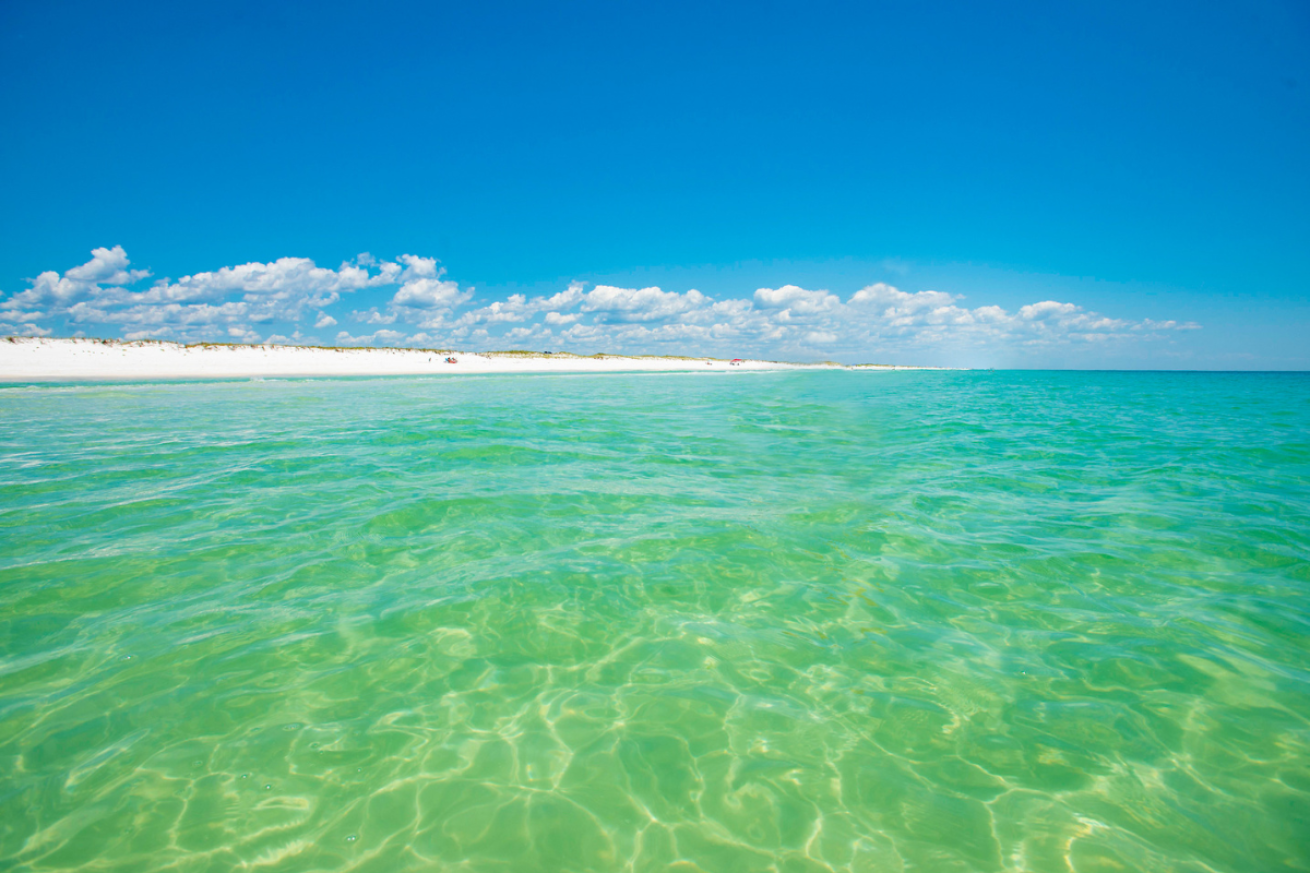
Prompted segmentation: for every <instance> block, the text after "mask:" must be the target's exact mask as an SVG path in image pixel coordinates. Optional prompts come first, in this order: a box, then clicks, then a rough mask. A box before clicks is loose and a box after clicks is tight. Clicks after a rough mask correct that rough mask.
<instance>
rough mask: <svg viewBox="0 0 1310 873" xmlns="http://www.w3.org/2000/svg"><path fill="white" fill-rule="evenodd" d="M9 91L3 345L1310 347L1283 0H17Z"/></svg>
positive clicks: (11, 18) (1302, 104)
mask: <svg viewBox="0 0 1310 873" xmlns="http://www.w3.org/2000/svg"><path fill="white" fill-rule="evenodd" d="M0 77H2V80H0V81H3V84H4V87H3V88H0V113H2V114H3V117H4V118H5V119H6V129H7V132H8V135H7V136H5V137H3V139H0V160H3V165H4V167H5V170H6V172H5V178H6V182H5V185H4V187H3V189H2V190H3V194H0V196H3V198H4V200H3V204H4V207H5V208H4V209H3V211H2V212H0V222H2V225H0V232H2V233H3V236H4V239H5V241H6V243H5V245H4V246H3V247H0V333H4V332H17V333H48V334H50V335H71V334H74V333H78V332H81V333H85V334H86V335H91V336H152V337H159V338H165V339H180V340H197V339H227V340H231V341H261V342H262V341H268V340H270V338H272V339H273V341H283V339H285V341H303V342H309V341H316V342H321V343H349V344H355V343H372V344H402V345H403V344H418V345H449V346H454V347H459V348H509V347H528V348H568V349H572V350H575V351H579V352H590V351H599V350H608V351H653V352H663V353H679V352H687V353H714V354H726V355H735V354H763V355H771V356H782V357H789V358H796V359H825V358H833V359H838V360H848V361H893V362H899V363H942V364H956V365H972V366H1056V367H1188V368H1190V367H1197V368H1221V369H1229V368H1232V369H1238V368H1257V369H1261V368H1279V369H1281V368H1296V369H1304V368H1307V367H1310V341H1308V338H1310V160H1308V159H1307V155H1310V7H1307V6H1306V5H1305V4H1304V3H1296V2H1288V3H1258V2H1257V3H1244V4H1231V3H1229V4H1205V3H1187V4H1183V3H1176V4H1155V5H1152V6H1150V8H1143V4H1139V3H1134V4H1127V3H1125V4H1114V3H1095V4H1037V3H1033V4H1021V3H1018V4H994V5H985V4H963V3H961V4H927V3H904V4H815V3H805V4H800V3H795V4H793V3H784V2H773V3H768V2H766V3H752V4H705V3H697V4H676V3H668V4H641V5H638V4H624V3H613V2H611V3H597V4H531V5H527V4H496V3H483V4H458V5H456V4H416V3H415V4H411V3H386V2H375V3H370V4H335V3H330V2H317V3H303V4H302V3H280V4H272V5H271V8H270V6H269V5H267V4H256V3H240V2H227V3H221V4H217V3H212V4H211V3H203V2H201V3H187V4H176V3H170V4H162V3H161V4H143V3H131V2H125V3H116V4H108V3H79V2H44V3H37V2H9V3H5V4H2V5H0ZM115 247H118V248H115ZM93 250H100V251H101V252H103V254H96V255H94V256H93V254H92V252H93ZM120 253H121V254H120ZM361 253H372V254H371V255H369V256H365V257H363V258H360V255H361ZM406 256H407V257H408V258H409V260H405V259H404V257H406ZM311 262H312V263H311ZM343 265H344V266H343ZM388 265H391V266H388ZM225 268H227V269H226V271H224V270H225ZM133 270H137V271H144V272H148V273H149V275H143V274H142V273H133V272H132V271H133ZM70 271H71V272H70ZM184 277H190V278H189V279H187V280H186V281H180V280H183V279H184ZM407 289H408V290H407ZM516 295H522V296H521V297H519V296H516ZM329 322H330V323H329ZM315 325H322V326H320V327H316V326H315Z"/></svg>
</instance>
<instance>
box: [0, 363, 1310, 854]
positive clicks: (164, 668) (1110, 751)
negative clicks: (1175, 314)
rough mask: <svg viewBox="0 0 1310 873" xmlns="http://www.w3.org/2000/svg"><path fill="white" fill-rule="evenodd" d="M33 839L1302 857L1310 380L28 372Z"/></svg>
mask: <svg viewBox="0 0 1310 873" xmlns="http://www.w3.org/2000/svg"><path fill="white" fill-rule="evenodd" d="M0 869H2V870H5V871H72V870H92V871H124V873H126V871H187V873H190V871H197V873H198V871H206V873H210V871H229V870H246V871H249V870H269V871H337V870H341V871H346V870H350V871H379V873H383V871H386V873H392V871H462V873H472V871H505V873H511V871H552V873H553V871H575V873H581V871H670V873H672V871H677V873H697V871H701V873H720V871H722V873H729V871H743V873H744V871H788V873H819V871H870V873H875V871H877V873H881V871H898V873H908V871H928V873H938V871H946V873H951V871H960V873H965V871H1060V873H1069V871H1076V873H1093V871H1095V873H1110V871H1153V873H1169V871H1176V873H1183V871H1186V873H1215V871H1224V873H1229V871H1232V873H1236V871H1253V873H1255V871H1260V873H1268V871H1305V870H1310V375H1306V374H1290V373H1169V372H1155V373H1152V372H977V371H971V372H960V371H940V372H938V371H898V372H869V371H813V372H811V371H785V372H744V373H717V374H711V373H685V374H640V373H631V374H627V373H620V374H590V375H540V376H537V375H511V376H497V375H483V376H434V377H403V378H368V379H320V380H313V379H299V380H294V379H293V380H282V381H278V380H273V379H268V380H262V381H261V380H254V381H251V380H240V381H211V382H153V383H131V384H35V385H8V386H4V387H0Z"/></svg>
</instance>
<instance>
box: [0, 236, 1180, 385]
mask: <svg viewBox="0 0 1310 873" xmlns="http://www.w3.org/2000/svg"><path fill="white" fill-rule="evenodd" d="M91 254H92V257H91V260H90V261H88V262H86V263H84V264H82V265H80V266H76V267H73V268H71V269H69V270H67V271H65V272H64V273H63V274H60V273H58V272H54V271H47V272H44V273H41V274H40V275H39V276H38V277H37V278H36V279H34V280H32V281H31V287H30V288H28V289H26V290H24V291H21V292H19V293H17V294H14V295H12V296H10V297H9V298H7V299H3V300H0V332H3V333H9V334H27V335H46V334H49V333H51V332H52V331H53V330H54V329H55V328H54V327H53V325H55V324H59V323H61V322H62V325H63V328H64V332H65V333H68V332H72V331H73V330H76V329H80V328H81V327H83V326H87V325H105V326H111V327H113V328H116V329H117V330H118V331H119V334H120V335H121V336H124V337H128V338H131V337H171V338H176V339H184V340H192V339H200V338H215V337H225V338H228V339H231V340H237V341H241V342H257V341H260V335H261V334H264V335H266V339H265V340H264V341H266V342H284V341H287V342H290V341H297V340H299V339H300V338H301V337H302V336H303V334H301V332H300V326H301V325H302V324H303V325H308V324H310V323H312V325H313V327H314V328H315V329H320V330H321V329H325V328H329V327H334V326H336V325H337V324H338V323H339V320H341V319H347V318H348V319H349V320H351V321H353V322H355V323H356V324H359V325H367V326H368V327H366V328H364V331H363V332H362V333H359V334H353V333H352V332H350V331H346V330H341V331H339V332H338V333H337V335H336V342H337V343H338V344H348V345H363V344H372V345H393V346H394V345H421V346H433V345H444V346H456V347H458V346H462V347H465V348H488V347H497V346H499V347H513V346H520V347H537V348H552V347H559V346H563V347H573V348H577V349H579V350H581V351H615V352H624V351H626V352H643V351H653V352H677V353H701V354H722V355H747V354H751V355H764V356H770V357H794V358H798V359H806V358H810V359H812V358H817V357H824V358H828V357H845V358H847V359H852V358H855V359H866V360H867V359H869V358H874V357H879V356H882V357H883V358H884V359H885V358H886V356H887V355H888V354H896V355H900V356H902V357H912V355H914V354H918V353H923V352H928V351H934V350H941V349H946V348H950V349H955V350H965V351H967V350H971V349H985V350H997V349H1010V350H1015V349H1018V350H1022V349H1040V348H1046V347H1055V346H1062V345H1063V346H1073V345H1078V344H1082V345H1092V344H1105V343H1111V342H1142V341H1154V340H1160V339H1161V338H1163V337H1166V336H1169V335H1172V334H1175V333H1176V332H1179V331H1188V330H1195V329H1197V328H1198V327H1199V325H1197V324H1195V323H1194V322H1188V321H1179V320H1176V319H1163V320H1152V319H1142V320H1131V319H1124V318H1116V317H1111V316H1106V315H1102V314H1100V313H1097V312H1093V311H1089V310H1086V309H1084V308H1083V307H1081V306H1079V305H1078V304H1076V303H1072V302H1067V301H1059V300H1040V301H1036V302H1033V303H1029V304H1026V305H1023V306H1020V307H1019V308H1018V309H1016V310H1014V311H1010V310H1007V309H1005V308H1003V307H1000V306H995V305H981V306H973V307H971V306H968V305H966V301H965V300H964V298H963V297H962V296H961V295H958V294H952V293H948V292H944V291H937V290H918V291H903V290H901V289H899V288H897V287H895V286H893V285H889V284H886V283H883V282H877V283H873V284H870V285H866V286H865V287H863V288H860V289H859V290H857V291H855V292H854V293H852V294H850V295H849V296H847V297H846V299H845V300H843V299H842V296H841V295H838V294H836V293H834V292H832V291H830V290H825V289H807V288H803V287H800V286H798V285H780V286H778V287H775V288H758V289H756V290H755V291H754V292H753V293H752V294H749V295H741V296H731V295H730V296H725V297H722V298H718V299H715V298H711V297H709V296H708V295H706V294H703V293H701V292H700V291H698V290H696V289H690V290H687V291H681V292H679V291H669V290H665V289H663V288H660V287H657V286H649V287H644V288H624V287H619V286H615V285H603V284H602V285H595V286H593V287H591V288H590V289H588V287H587V286H586V285H585V284H583V283H581V282H573V283H570V284H569V285H568V286H567V287H565V288H564V289H562V290H560V291H557V292H555V293H553V294H546V295H541V296H535V297H529V296H527V295H524V294H514V295H511V296H509V297H508V298H506V299H503V300H490V301H488V300H483V301H477V300H475V299H474V294H475V291H474V289H473V288H471V287H467V288H462V287H460V285H459V284H458V283H457V282H455V281H453V280H451V279H449V278H447V277H446V271H445V268H444V267H442V266H441V265H440V263H439V262H438V261H437V260H436V259H435V258H428V257H421V256H418V255H409V254H406V255H401V256H400V257H398V258H396V259H395V260H391V261H388V260H380V259H378V258H376V257H374V256H372V255H370V254H367V253H365V254H361V255H359V256H357V257H356V258H354V259H353V261H347V262H345V263H343V264H342V265H341V266H340V267H338V268H337V269H329V268H326V267H319V266H318V265H316V264H315V263H314V262H313V261H311V260H309V259H308V258H279V259H278V260H275V261H270V262H268V263H259V262H251V263H247V264H241V265H237V266H230V267H221V268H219V269H216V270H212V271H207V272H200V273H194V274H192V275H188V276H183V277H182V278H180V279H177V280H176V281H173V280H170V279H162V280H159V281H157V282H155V283H154V284H153V285H151V286H149V287H146V288H144V289H140V290H134V289H133V288H132V286H134V285H137V284H139V283H141V282H142V281H143V280H145V279H147V278H149V276H150V273H149V271H147V270H141V269H133V268H132V266H131V263H130V261H129V260H128V257H127V253H126V252H125V251H124V250H123V248H122V247H121V246H114V247H113V248H98V249H95V250H94V251H93V252H92V253H91ZM386 288H394V289H395V290H394V292H391V293H390V296H389V297H388V296H383V297H381V298H380V299H379V297H378V294H379V293H381V294H383V295H385V294H386V293H387V292H386V291H384V290H379V291H377V292H373V293H372V297H371V299H370V300H369V301H368V303H373V305H369V306H368V307H367V308H357V309H353V310H351V311H350V312H349V313H343V312H342V311H340V310H337V311H336V314H335V315H334V314H333V313H331V312H329V311H328V310H329V309H331V308H332V307H333V306H335V305H337V304H342V308H344V298H345V297H346V296H347V295H350V294H354V293H356V292H363V291H370V290H371V289H386ZM374 301H377V302H376V303H374ZM369 328H373V329H372V330H371V332H370V330H369Z"/></svg>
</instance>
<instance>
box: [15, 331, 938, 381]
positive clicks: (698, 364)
mask: <svg viewBox="0 0 1310 873" xmlns="http://www.w3.org/2000/svg"><path fill="white" fill-rule="evenodd" d="M447 358H453V359H454V360H455V363H449V362H447ZM815 368H826V369H888V370H890V369H914V368H906V367H872V366H867V365H861V366H859V367H857V368H850V367H844V366H843V365H841V364H832V363H823V364H795V363H785V362H779V361H755V360H741V361H739V362H735V363H734V362H730V361H727V360H723V359H718V358H690V357H687V358H684V357H657V356H625V355H594V356H581V355H574V354H569V353H567V352H556V353H554V354H545V353H543V352H483V353H472V352H459V351H448V350H426V349H385V348H323V347H306V346H282V345H221V344H202V345H191V346H187V345H180V344H178V343H170V342H154V341H144V342H124V341H120V340H95V339H52V338H45V337H39V338H34V337H7V338H4V339H0V381H6V382H27V381H61V380H84V379H110V380H135V379H226V378H244V377H255V376H402V375H419V374H453V373H594V372H622V371H670V372H671V371H684V372H685V371H700V372H705V371H711V370H729V371H734V372H735V371H739V370H785V369H815Z"/></svg>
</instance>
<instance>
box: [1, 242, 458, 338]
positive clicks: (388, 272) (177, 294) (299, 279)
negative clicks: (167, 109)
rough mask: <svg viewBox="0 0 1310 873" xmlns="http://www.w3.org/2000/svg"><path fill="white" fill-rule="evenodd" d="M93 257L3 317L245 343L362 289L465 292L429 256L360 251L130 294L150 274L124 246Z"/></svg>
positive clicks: (4, 304)
mask: <svg viewBox="0 0 1310 873" xmlns="http://www.w3.org/2000/svg"><path fill="white" fill-rule="evenodd" d="M91 254H92V258H91V260H90V261H88V262H87V263H85V264H82V265H81V266H77V267H73V268H72V269H70V270H68V271H66V272H65V273H64V274H63V275H62V276H61V275H60V274H59V273H57V272H54V271H46V272H44V273H41V274H40V275H39V276H38V277H37V278H36V279H35V280H33V281H32V287H31V288H29V289H27V290H26V291H23V292H20V293H18V294H14V295H13V296H11V297H10V298H8V299H7V300H4V301H0V313H2V314H3V318H4V320H5V321H6V322H18V321H22V322H37V321H51V320H56V319H62V320H64V322H65V323H66V324H69V325H84V324H105V325H119V326H121V329H122V331H123V335H124V336H129V335H131V336H155V337H165V336H167V337H175V338H179V339H198V338H212V337H219V336H227V337H229V338H240V339H243V340H247V339H248V338H249V337H251V336H255V332H254V330H253V329H252V325H259V324H269V323H285V324H296V323H299V322H300V321H301V320H302V319H304V318H309V317H313V315H312V313H313V312H314V311H315V310H317V320H316V321H315V326H316V327H319V328H322V327H330V326H332V325H335V324H336V323H337V322H336V319H335V318H334V317H333V316H331V315H328V314H327V313H325V312H323V309H325V308H326V307H329V306H331V305H332V304H334V303H337V302H338V301H339V300H340V299H341V297H342V295H343V294H348V293H352V292H355V291H360V290H363V289H368V288H379V287H384V286H388V285H400V290H399V292H398V293H397V296H398V297H399V296H402V295H405V296H406V298H407V299H408V300H409V301H410V302H411V303H412V304H415V305H419V304H421V305H424V306H436V305H444V306H451V305H457V304H459V303H462V302H465V301H466V300H467V299H468V298H469V296H471V292H461V291H460V290H459V288H458V286H457V285H456V284H455V283H454V282H448V281H443V280H442V279H441V278H440V277H441V275H442V273H443V270H442V269H441V268H440V267H439V266H438V264H437V261H436V259H435V258H423V257H419V256H417V255H402V256H401V257H399V258H397V259H396V260H395V261H379V260H377V259H376V258H374V257H372V256H371V255H369V254H367V253H365V254H362V255H360V256H359V257H358V258H356V259H355V261H354V262H353V263H352V262H349V261H347V262H345V263H343V264H342V265H341V266H340V267H339V268H337V269H335V270H333V269H328V268H326V267H319V266H317V265H316V264H315V263H314V262H313V261H312V260H310V259H308V258H279V259H278V260H275V261H270V262H269V263H259V262H251V263H247V264H240V265H237V266H231V267H221V268H219V269H217V270H213V271H207V272H200V273H194V274H192V275H188V276H183V277H182V278H181V279H178V280H177V281H171V280H168V279H164V280H161V281H159V282H157V283H156V284H155V285H153V286H152V287H150V288H147V289H145V290H142V291H133V290H129V289H128V288H127V287H125V286H130V285H133V284H135V283H137V282H140V281H141V280H142V279H144V278H146V277H148V276H149V275H150V273H149V271H147V270H131V269H129V264H130V262H129V260H128V258H127V253H126V252H125V251H124V250H123V248H122V247H121V246H114V247H113V248H112V249H106V248H98V249H95V250H94V251H93V252H92V253H91ZM374 312H376V309H375V310H374ZM395 318H396V316H395V315H394V314H392V315H376V316H373V317H372V320H373V322H375V323H378V322H380V323H389V322H390V321H394V320H395Z"/></svg>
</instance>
